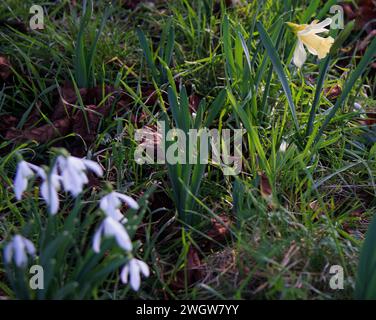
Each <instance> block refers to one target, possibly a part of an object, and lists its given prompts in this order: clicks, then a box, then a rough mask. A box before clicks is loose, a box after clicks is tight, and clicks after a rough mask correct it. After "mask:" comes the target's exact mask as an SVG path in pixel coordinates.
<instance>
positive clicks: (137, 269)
mask: <svg viewBox="0 0 376 320" xmlns="http://www.w3.org/2000/svg"><path fill="white" fill-rule="evenodd" d="M141 274H143V275H144V276H145V277H148V276H149V275H150V271H149V267H148V265H147V264H146V263H145V262H143V261H142V260H138V259H136V258H132V259H131V260H129V262H128V264H126V265H125V266H124V267H123V270H122V271H121V274H120V278H121V281H122V282H123V283H124V284H127V283H128V279H129V282H130V285H131V287H132V289H133V290H134V291H138V289H140V285H141Z"/></svg>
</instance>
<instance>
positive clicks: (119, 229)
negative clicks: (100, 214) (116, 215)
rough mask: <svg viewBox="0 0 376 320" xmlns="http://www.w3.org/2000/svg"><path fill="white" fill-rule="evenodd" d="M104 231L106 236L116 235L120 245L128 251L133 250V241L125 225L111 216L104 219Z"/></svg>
mask: <svg viewBox="0 0 376 320" xmlns="http://www.w3.org/2000/svg"><path fill="white" fill-rule="evenodd" d="M104 233H105V235H106V236H114V237H115V239H116V241H117V243H118V245H119V246H120V247H121V248H123V249H124V250H126V251H132V248H133V246H132V241H131V239H130V238H129V235H128V233H127V230H125V228H124V226H123V225H122V224H121V223H120V222H118V221H116V220H115V219H113V218H111V217H107V218H106V219H105V220H104Z"/></svg>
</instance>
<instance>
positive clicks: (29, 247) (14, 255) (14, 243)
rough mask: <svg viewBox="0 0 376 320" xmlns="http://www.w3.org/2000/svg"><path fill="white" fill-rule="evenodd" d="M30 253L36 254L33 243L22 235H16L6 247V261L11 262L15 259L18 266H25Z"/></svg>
mask: <svg viewBox="0 0 376 320" xmlns="http://www.w3.org/2000/svg"><path fill="white" fill-rule="evenodd" d="M28 254H29V255H31V256H34V255H35V247H34V245H33V243H32V242H31V241H30V240H28V239H26V238H24V237H22V236H20V235H15V236H14V237H13V239H12V240H11V241H10V242H9V243H8V244H7V245H6V246H5V248H4V261H5V263H7V264H9V263H11V261H12V259H14V262H15V263H16V265H17V267H24V266H26V265H27V261H28V259H27V255H28Z"/></svg>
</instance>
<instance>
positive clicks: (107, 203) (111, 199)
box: [100, 191, 139, 221]
mask: <svg viewBox="0 0 376 320" xmlns="http://www.w3.org/2000/svg"><path fill="white" fill-rule="evenodd" d="M122 202H124V203H126V204H127V205H128V206H129V207H130V208H132V209H135V210H138V209H139V205H138V203H137V202H136V201H135V200H134V199H132V198H131V197H129V196H126V195H125V194H121V193H119V192H115V191H113V192H111V193H109V194H108V195H106V196H104V197H103V198H102V199H101V201H100V208H101V209H102V210H103V212H104V213H105V214H106V215H107V216H109V217H112V218H113V219H115V220H117V221H120V220H122V219H123V218H124V216H123V215H122V213H121V212H120V210H119V208H120V206H121V204H122Z"/></svg>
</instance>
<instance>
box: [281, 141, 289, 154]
mask: <svg viewBox="0 0 376 320" xmlns="http://www.w3.org/2000/svg"><path fill="white" fill-rule="evenodd" d="M288 147H289V145H288V144H287V142H286V141H285V140H283V141H282V143H281V145H280V146H279V151H280V152H286V150H287V148H288Z"/></svg>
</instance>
